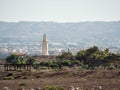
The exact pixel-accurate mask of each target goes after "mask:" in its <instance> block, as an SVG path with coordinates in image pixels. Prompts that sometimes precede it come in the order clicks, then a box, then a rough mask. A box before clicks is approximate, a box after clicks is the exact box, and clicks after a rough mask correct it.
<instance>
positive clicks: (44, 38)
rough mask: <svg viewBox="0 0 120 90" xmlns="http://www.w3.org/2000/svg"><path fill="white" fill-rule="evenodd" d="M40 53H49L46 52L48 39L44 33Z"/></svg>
mask: <svg viewBox="0 0 120 90" xmlns="http://www.w3.org/2000/svg"><path fill="white" fill-rule="evenodd" d="M42 55H49V53H48V39H47V36H46V34H44V35H43V41H42Z"/></svg>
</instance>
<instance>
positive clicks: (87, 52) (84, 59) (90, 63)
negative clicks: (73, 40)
mask: <svg viewBox="0 0 120 90" xmlns="http://www.w3.org/2000/svg"><path fill="white" fill-rule="evenodd" d="M6 62H7V63H12V64H26V63H27V64H31V65H33V67H34V68H37V69H39V68H41V67H46V68H52V69H61V68H62V67H70V68H72V67H78V68H83V69H99V68H106V69H116V68H117V69H119V68H120V54H119V53H112V52H110V51H109V49H108V48H106V49H105V50H100V49H99V48H98V47H97V46H93V47H90V48H88V49H84V50H80V51H79V52H77V54H76V55H73V54H72V53H71V52H63V53H62V54H61V55H58V56H56V60H49V61H47V62H46V61H43V62H39V63H37V62H36V60H35V58H33V57H29V58H28V59H27V60H24V58H22V57H21V56H17V55H11V56H9V57H7V58H6Z"/></svg>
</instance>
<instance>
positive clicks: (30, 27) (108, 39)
mask: <svg viewBox="0 0 120 90" xmlns="http://www.w3.org/2000/svg"><path fill="white" fill-rule="evenodd" d="M44 33H47V35H48V38H49V41H51V42H52V41H56V42H61V43H64V42H77V43H78V44H79V45H81V46H85V45H87V46H91V45H98V46H101V47H119V44H120V40H119V38H120V21H113V22H103V21H96V22H78V23H57V22H24V21H22V22H2V21H1V22H0V43H3V42H4V43H10V42H11V41H12V42H23V41H24V42H31V41H36V42H40V40H41V39H42V35H43V34H44Z"/></svg>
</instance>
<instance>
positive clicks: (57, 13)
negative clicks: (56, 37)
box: [0, 0, 120, 22]
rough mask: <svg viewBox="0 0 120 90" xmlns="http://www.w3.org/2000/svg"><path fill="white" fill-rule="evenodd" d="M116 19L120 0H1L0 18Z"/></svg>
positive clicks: (31, 19)
mask: <svg viewBox="0 0 120 90" xmlns="http://www.w3.org/2000/svg"><path fill="white" fill-rule="evenodd" d="M114 20H115V21H116V20H120V0H0V21H58V22H79V21H114Z"/></svg>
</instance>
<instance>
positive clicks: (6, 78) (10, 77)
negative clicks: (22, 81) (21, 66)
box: [3, 76, 14, 80]
mask: <svg viewBox="0 0 120 90" xmlns="http://www.w3.org/2000/svg"><path fill="white" fill-rule="evenodd" d="M13 79H14V77H12V76H9V77H4V78H3V80H13Z"/></svg>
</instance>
